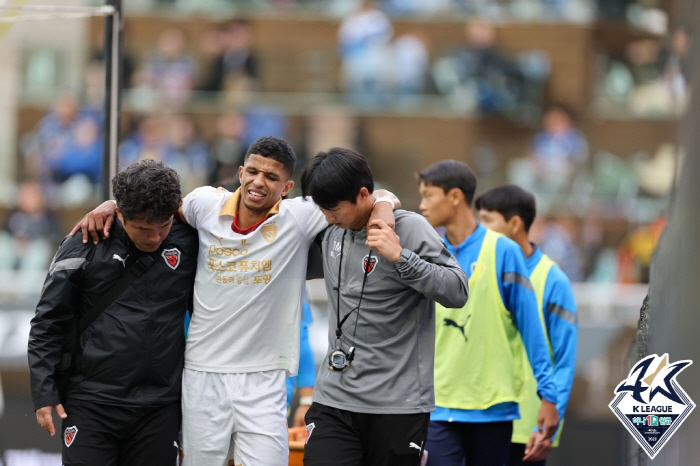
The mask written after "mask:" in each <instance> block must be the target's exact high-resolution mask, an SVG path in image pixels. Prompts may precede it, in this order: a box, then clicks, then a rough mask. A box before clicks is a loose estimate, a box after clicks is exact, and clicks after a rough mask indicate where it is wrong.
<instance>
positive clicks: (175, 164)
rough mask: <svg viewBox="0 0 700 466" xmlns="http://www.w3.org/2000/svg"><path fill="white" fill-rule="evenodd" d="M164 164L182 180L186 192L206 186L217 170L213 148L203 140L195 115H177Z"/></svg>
mask: <svg viewBox="0 0 700 466" xmlns="http://www.w3.org/2000/svg"><path fill="white" fill-rule="evenodd" d="M164 162H165V164H166V165H168V166H169V167H171V168H174V169H175V170H176V171H177V172H178V174H179V175H180V179H181V180H182V181H181V182H182V192H190V191H192V190H193V189H195V188H197V187H199V186H202V185H204V184H205V183H206V182H207V181H208V180H209V178H210V177H211V174H212V172H213V169H214V162H213V161H212V159H211V156H210V154H209V148H208V147H207V144H206V143H205V142H204V140H203V139H202V138H201V137H200V136H199V132H198V130H197V125H196V123H195V121H194V118H192V115H186V114H183V115H174V116H173V117H172V118H171V120H170V122H169V125H168V144H167V146H166V152H165V159H164Z"/></svg>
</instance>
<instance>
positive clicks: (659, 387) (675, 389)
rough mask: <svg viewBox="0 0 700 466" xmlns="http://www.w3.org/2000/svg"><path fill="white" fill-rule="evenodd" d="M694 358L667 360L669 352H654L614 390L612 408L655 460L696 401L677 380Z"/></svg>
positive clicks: (639, 363)
mask: <svg viewBox="0 0 700 466" xmlns="http://www.w3.org/2000/svg"><path fill="white" fill-rule="evenodd" d="M692 363H693V362H692V361H691V360H683V361H676V362H674V363H673V364H669V363H668V354H664V355H663V356H657V355H656V354H652V355H651V356H647V357H646V358H644V359H642V360H641V361H639V362H638V363H637V364H635V366H634V367H633V368H632V370H630V372H629V375H628V376H627V379H625V380H623V381H622V382H620V384H619V385H618V386H617V388H616V389H615V393H616V394H617V396H616V397H615V398H614V399H613V400H612V402H611V403H610V405H609V406H610V409H611V410H612V412H613V413H615V416H617V418H618V419H619V420H620V421H621V422H622V424H623V425H624V426H625V428H626V429H627V430H628V431H629V433H630V434H632V437H634V439H635V440H636V441H637V443H638V444H639V445H640V446H641V447H642V449H643V450H644V451H645V452H646V454H647V455H648V456H649V458H651V459H653V458H654V457H655V456H656V454H657V453H658V452H659V451H660V450H661V448H662V447H663V446H664V445H665V444H666V442H668V440H669V439H670V438H671V436H672V435H673V434H674V433H675V432H676V430H677V429H678V428H679V427H680V426H681V424H682V423H683V421H685V419H686V418H687V417H688V415H689V414H690V413H691V411H693V409H695V404H694V403H693V402H692V400H691V399H690V397H688V395H687V394H686V393H685V391H684V390H683V388H681V386H680V385H679V384H678V382H677V381H676V376H677V375H678V374H679V373H680V372H681V371H682V370H683V369H685V368H686V367H687V366H689V365H690V364H692Z"/></svg>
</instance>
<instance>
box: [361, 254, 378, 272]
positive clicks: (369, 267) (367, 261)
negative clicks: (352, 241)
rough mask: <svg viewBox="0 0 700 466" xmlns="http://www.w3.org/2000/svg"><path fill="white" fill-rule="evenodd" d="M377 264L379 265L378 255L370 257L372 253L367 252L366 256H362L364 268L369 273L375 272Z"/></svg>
mask: <svg viewBox="0 0 700 466" xmlns="http://www.w3.org/2000/svg"><path fill="white" fill-rule="evenodd" d="M376 265H377V258H376V257H370V255H369V254H367V255H366V256H365V257H363V258H362V270H363V271H364V272H365V273H366V274H367V275H372V272H374V269H375V268H376V267H375V266H376Z"/></svg>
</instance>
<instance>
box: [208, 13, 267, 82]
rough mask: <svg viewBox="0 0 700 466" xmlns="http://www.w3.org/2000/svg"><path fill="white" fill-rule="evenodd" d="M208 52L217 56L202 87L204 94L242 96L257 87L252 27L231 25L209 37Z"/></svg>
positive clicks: (235, 22) (225, 25) (239, 24)
mask: <svg viewBox="0 0 700 466" xmlns="http://www.w3.org/2000/svg"><path fill="white" fill-rule="evenodd" d="M210 39H211V40H212V43H211V44H210V46H211V47H209V49H210V50H209V51H210V52H211V53H213V54H214V55H215V57H214V59H213V61H212V63H211V65H210V67H209V70H208V73H207V75H206V77H205V80H204V83H203V84H202V90H205V91H230V92H231V93H240V92H245V91H248V90H254V89H256V88H257V87H258V82H257V80H258V64H257V62H258V60H257V57H256V55H255V52H254V51H253V49H252V48H251V44H250V43H251V31H250V24H249V23H248V22H246V21H232V22H229V23H227V24H224V25H222V26H220V27H219V28H218V29H217V30H216V31H213V35H212V36H211V37H210Z"/></svg>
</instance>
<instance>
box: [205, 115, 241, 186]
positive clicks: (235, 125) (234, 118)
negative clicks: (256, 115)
mask: <svg viewBox="0 0 700 466" xmlns="http://www.w3.org/2000/svg"><path fill="white" fill-rule="evenodd" d="M244 131H245V118H244V117H243V115H241V114H239V113H235V112H228V113H224V114H222V115H220V116H219V117H218V118H217V119H216V136H215V137H214V141H213V142H212V144H211V152H212V158H213V160H214V165H215V166H214V174H213V175H212V177H211V180H210V182H211V183H214V182H215V181H218V180H229V179H234V180H237V179H238V167H240V166H242V165H243V159H244V157H245V152H246V146H245V145H244V144H243V143H242V139H243V136H244ZM212 186H218V185H216V184H213V185H212ZM235 190H236V188H234V189H230V191H235Z"/></svg>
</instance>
